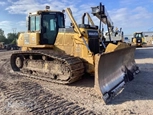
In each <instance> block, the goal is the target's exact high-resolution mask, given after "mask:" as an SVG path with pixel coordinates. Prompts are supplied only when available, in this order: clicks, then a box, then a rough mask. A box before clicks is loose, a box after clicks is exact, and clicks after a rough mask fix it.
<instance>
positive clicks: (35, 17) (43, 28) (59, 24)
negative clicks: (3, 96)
mask: <svg viewBox="0 0 153 115" xmlns="http://www.w3.org/2000/svg"><path fill="white" fill-rule="evenodd" d="M100 7H101V6H98V7H96V8H97V10H96V11H97V13H98V12H99V13H100V12H101V10H100V9H99V8H100ZM66 12H67V14H68V15H69V18H70V20H71V22H72V24H71V25H72V26H71V27H70V28H65V19H64V13H63V12H60V11H51V10H49V9H48V7H46V10H39V11H37V12H34V13H29V16H28V31H27V32H25V33H21V34H20V35H19V38H18V40H17V43H18V46H20V47H21V51H17V52H15V53H13V54H12V55H11V61H10V62H11V67H12V69H13V70H14V71H16V72H19V73H22V74H25V75H26V74H28V75H30V77H33V78H36V79H42V80H46V81H51V82H55V83H61V84H70V83H72V82H75V81H77V80H78V79H80V77H81V76H82V75H83V74H84V73H90V74H92V75H94V76H95V86H94V87H95V89H96V90H97V93H99V94H101V95H102V97H103V99H104V101H105V102H108V100H110V99H111V98H112V97H113V96H114V95H115V94H116V93H117V92H118V91H119V89H120V88H122V87H123V85H124V84H125V83H126V82H128V81H131V80H132V79H133V74H134V73H136V72H138V67H137V66H136V64H135V61H134V52H135V47H129V46H128V45H127V44H124V43H119V44H118V45H115V44H111V43H110V44H108V45H106V47H103V48H100V42H99V41H100V38H101V35H100V34H99V29H98V26H93V25H89V24H84V23H82V24H79V25H78V24H77V23H76V21H75V19H74V17H73V15H72V11H71V10H70V8H67V9H66ZM110 42H111V41H110ZM102 44H105V43H104V41H102Z"/></svg>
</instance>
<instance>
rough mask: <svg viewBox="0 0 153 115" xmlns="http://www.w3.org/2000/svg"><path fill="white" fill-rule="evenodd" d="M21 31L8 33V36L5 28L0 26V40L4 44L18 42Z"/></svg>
mask: <svg viewBox="0 0 153 115" xmlns="http://www.w3.org/2000/svg"><path fill="white" fill-rule="evenodd" d="M18 35H19V33H8V34H7V37H6V36H5V34H4V30H2V29H1V28H0V42H4V44H16V40H17V38H18Z"/></svg>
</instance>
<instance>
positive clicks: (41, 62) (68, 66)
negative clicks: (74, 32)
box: [10, 50, 84, 84]
mask: <svg viewBox="0 0 153 115" xmlns="http://www.w3.org/2000/svg"><path fill="white" fill-rule="evenodd" d="M16 60H19V61H18V62H17V61H16ZM10 61H11V67H12V69H13V70H14V71H17V72H18V73H22V74H26V76H29V77H32V78H35V79H41V80H45V81H49V82H56V83H61V84H69V83H72V82H74V81H77V80H78V79H80V77H81V76H82V75H83V74H84V66H83V62H82V61H81V60H80V59H79V58H77V57H72V56H70V55H66V54H61V53H58V52H55V51H53V50H39V51H38V50H32V51H24V52H23V51H19V52H15V53H13V54H12V56H11V60H10ZM17 63H19V64H17Z"/></svg>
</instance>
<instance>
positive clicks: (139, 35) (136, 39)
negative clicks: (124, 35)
mask: <svg viewBox="0 0 153 115" xmlns="http://www.w3.org/2000/svg"><path fill="white" fill-rule="evenodd" d="M144 41H145V39H144V36H143V32H135V33H134V34H133V38H132V43H131V44H132V45H135V46H142V45H143V44H144Z"/></svg>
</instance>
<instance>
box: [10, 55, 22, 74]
mask: <svg viewBox="0 0 153 115" xmlns="http://www.w3.org/2000/svg"><path fill="white" fill-rule="evenodd" d="M23 61H24V59H23V57H22V56H20V55H12V56H11V67H12V69H13V70H14V71H20V69H21V68H22V67H23Z"/></svg>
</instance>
